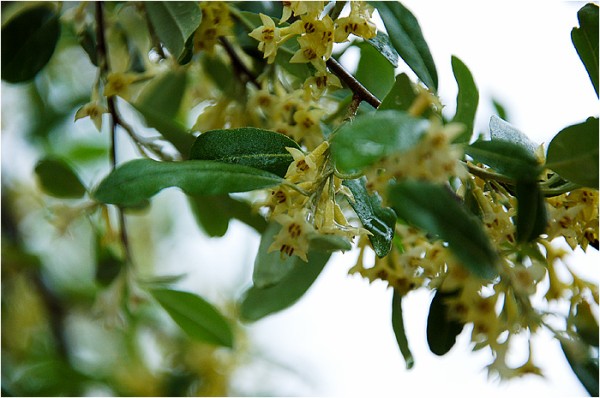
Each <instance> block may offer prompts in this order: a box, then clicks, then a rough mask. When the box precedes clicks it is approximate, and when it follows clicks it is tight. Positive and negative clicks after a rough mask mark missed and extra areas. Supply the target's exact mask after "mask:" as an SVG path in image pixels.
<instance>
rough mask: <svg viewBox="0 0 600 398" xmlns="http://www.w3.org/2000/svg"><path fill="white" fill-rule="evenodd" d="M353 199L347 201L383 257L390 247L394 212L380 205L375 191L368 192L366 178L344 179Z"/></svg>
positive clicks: (378, 253) (394, 221) (394, 217)
mask: <svg viewBox="0 0 600 398" xmlns="http://www.w3.org/2000/svg"><path fill="white" fill-rule="evenodd" d="M343 184H344V185H345V186H347V187H348V188H349V189H350V192H352V195H353V196H354V201H351V200H350V201H349V203H350V206H352V208H353V209H354V211H355V212H356V215H357V216H358V218H359V219H360V222H361V223H362V225H363V227H365V228H366V229H367V230H368V231H369V232H371V233H372V234H373V235H369V240H370V241H371V245H372V246H373V249H374V250H375V254H377V256H378V257H385V256H386V255H387V254H388V253H389V252H390V250H391V248H392V240H393V238H394V227H395V225H396V213H394V211H393V210H392V209H390V208H389V207H383V206H382V205H381V197H380V196H379V195H378V194H377V193H372V194H370V193H369V192H368V191H367V188H366V186H365V184H366V179H365V178H361V179H358V180H345V181H344V182H343Z"/></svg>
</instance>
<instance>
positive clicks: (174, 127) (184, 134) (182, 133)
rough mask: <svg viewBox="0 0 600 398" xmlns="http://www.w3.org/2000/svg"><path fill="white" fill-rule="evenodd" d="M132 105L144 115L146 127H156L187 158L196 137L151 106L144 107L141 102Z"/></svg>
mask: <svg viewBox="0 0 600 398" xmlns="http://www.w3.org/2000/svg"><path fill="white" fill-rule="evenodd" d="M133 107H134V108H135V109H136V110H137V111H138V112H139V113H140V114H141V115H142V116H143V117H144V119H145V121H146V125H147V126H148V127H152V128H154V129H156V130H157V131H158V132H159V133H160V135H162V136H163V138H164V139H165V140H167V141H169V142H170V143H171V144H173V146H174V147H175V149H177V150H178V151H179V153H180V154H181V156H182V157H183V159H187V156H188V154H189V153H190V149H191V148H192V145H194V141H195V139H196V138H195V137H194V136H193V135H192V134H190V133H189V132H188V131H187V130H186V129H185V127H183V126H181V125H180V124H179V123H177V122H176V121H175V120H173V119H170V118H167V117H165V116H163V115H161V114H160V113H157V112H155V111H154V110H153V109H152V108H150V109H147V108H145V107H144V106H143V104H140V105H137V104H133Z"/></svg>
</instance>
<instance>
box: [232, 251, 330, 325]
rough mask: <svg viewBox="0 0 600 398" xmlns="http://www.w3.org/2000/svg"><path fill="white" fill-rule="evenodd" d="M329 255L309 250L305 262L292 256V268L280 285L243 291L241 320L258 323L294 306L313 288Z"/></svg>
mask: <svg viewBox="0 0 600 398" xmlns="http://www.w3.org/2000/svg"><path fill="white" fill-rule="evenodd" d="M329 256H330V254H329V253H323V252H318V251H316V250H312V251H309V253H308V263H305V262H304V261H302V260H301V259H300V258H298V257H296V256H294V258H295V260H294V266H293V268H292V269H291V270H290V271H289V272H288V273H287V274H286V275H285V276H284V277H283V279H281V281H280V282H279V283H277V284H276V285H273V286H270V287H267V288H264V289H260V288H258V287H256V286H253V287H251V288H250V289H249V290H247V291H246V293H245V294H244V297H243V299H242V302H241V308H240V312H241V316H242V318H244V319H246V320H249V321H257V320H259V319H261V318H264V317H265V316H267V315H270V314H273V313H275V312H278V311H281V310H284V309H286V308H288V307H290V306H291V305H293V304H294V303H295V302H296V301H298V300H299V299H300V297H302V296H303V295H304V293H306V291H307V290H308V289H309V288H310V287H311V286H312V284H313V283H314V281H315V280H316V279H317V277H318V276H319V274H320V273H321V271H322V270H323V268H324V267H325V264H326V263H327V261H328V260H329Z"/></svg>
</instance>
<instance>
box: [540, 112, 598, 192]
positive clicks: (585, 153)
mask: <svg viewBox="0 0 600 398" xmlns="http://www.w3.org/2000/svg"><path fill="white" fill-rule="evenodd" d="M546 167H548V168H550V169H552V170H554V171H555V172H557V173H558V174H560V176H561V177H563V178H565V179H567V180H569V181H571V182H574V183H576V184H579V185H583V186H586V187H590V188H596V189H598V118H597V117H590V118H588V119H587V120H586V121H585V122H583V123H579V124H575V125H572V126H569V127H566V128H564V129H563V130H561V131H560V132H559V133H558V134H557V135H556V136H555V137H554V138H553V139H552V141H550V145H548V154H547V156H546Z"/></svg>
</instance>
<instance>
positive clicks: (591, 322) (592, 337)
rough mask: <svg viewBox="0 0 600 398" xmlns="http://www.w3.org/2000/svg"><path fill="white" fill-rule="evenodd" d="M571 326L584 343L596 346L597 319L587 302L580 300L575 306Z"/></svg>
mask: <svg viewBox="0 0 600 398" xmlns="http://www.w3.org/2000/svg"><path fill="white" fill-rule="evenodd" d="M573 326H575V330H576V331H577V334H578V335H579V336H580V337H581V339H582V340H583V341H584V342H585V343H586V344H589V345H591V346H594V347H598V321H596V317H595V316H594V314H592V309H591V307H590V304H589V303H588V302H586V301H582V302H581V303H578V304H577V305H576V306H575V315H574V316H573Z"/></svg>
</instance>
